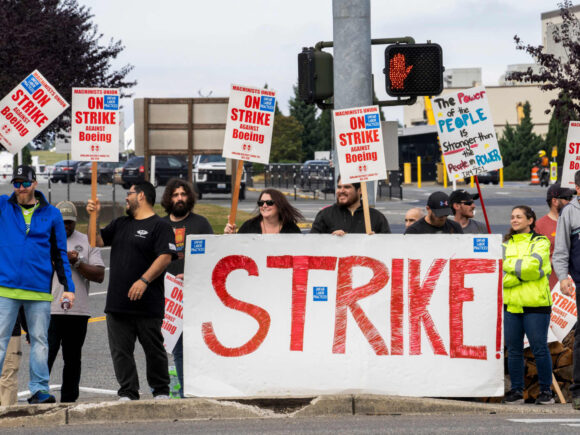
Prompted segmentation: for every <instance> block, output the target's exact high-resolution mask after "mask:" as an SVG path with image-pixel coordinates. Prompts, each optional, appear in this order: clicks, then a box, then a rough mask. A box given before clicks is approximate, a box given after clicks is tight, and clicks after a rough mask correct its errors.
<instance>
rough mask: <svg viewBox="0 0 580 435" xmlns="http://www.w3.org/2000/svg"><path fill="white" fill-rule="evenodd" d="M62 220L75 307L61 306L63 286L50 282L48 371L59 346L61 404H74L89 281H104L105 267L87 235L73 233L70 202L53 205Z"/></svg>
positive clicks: (74, 212)
mask: <svg viewBox="0 0 580 435" xmlns="http://www.w3.org/2000/svg"><path fill="white" fill-rule="evenodd" d="M56 208H58V209H59V210H60V213H61V214H62V219H63V221H64V228H65V231H66V237H67V250H68V252H67V256H68V261H69V263H70V264H71V266H72V278H73V281H74V283H75V296H76V299H75V304H74V306H73V307H70V308H67V307H66V306H64V307H63V305H62V304H61V303H60V298H61V295H62V293H63V292H64V286H63V285H62V284H60V283H59V282H58V280H57V279H53V280H52V295H53V300H52V305H51V309H50V313H51V316H50V326H49V328H48V370H49V371H51V370H52V366H53V364H54V361H55V359H56V355H57V354H58V350H59V349H60V348H61V347H62V358H63V360H64V366H63V368H62V386H61V388H60V401H61V402H75V401H76V400H77V399H78V397H79V382H80V380H81V354H82V349H83V344H84V342H85V337H86V335H87V324H88V321H89V317H91V312H90V309H89V285H90V284H89V282H90V281H94V282H103V280H104V278H105V264H104V263H103V260H102V258H101V250H100V249H99V248H93V247H91V246H90V245H89V239H88V237H87V236H86V234H83V233H80V232H78V231H76V230H75V227H76V223H77V209H76V207H75V205H74V204H73V203H72V202H70V201H61V202H59V203H58V204H57V205H56Z"/></svg>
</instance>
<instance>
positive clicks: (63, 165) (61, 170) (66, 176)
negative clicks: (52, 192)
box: [50, 160, 81, 183]
mask: <svg viewBox="0 0 580 435" xmlns="http://www.w3.org/2000/svg"><path fill="white" fill-rule="evenodd" d="M80 164H81V162H79V161H76V160H61V161H60V162H56V163H55V164H54V168H52V172H51V173H50V181H52V182H53V183H57V182H59V181H60V182H62V183H72V182H74V181H75V176H76V172H77V168H78V166H79V165H80Z"/></svg>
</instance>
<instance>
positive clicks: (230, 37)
mask: <svg viewBox="0 0 580 435" xmlns="http://www.w3.org/2000/svg"><path fill="white" fill-rule="evenodd" d="M78 1H79V4H81V5H85V6H87V7H90V8H91V11H92V13H93V14H94V18H93V22H94V23H95V24H97V26H98V28H99V31H100V32H101V33H102V34H103V39H102V41H103V43H106V42H108V41H109V40H110V39H111V38H113V39H114V40H119V39H120V40H121V41H122V42H123V44H124V45H125V50H124V51H123V52H122V53H121V55H120V56H119V58H118V59H116V60H115V61H114V64H113V65H114V66H117V67H119V66H121V65H124V64H127V63H130V64H132V65H134V67H135V68H134V70H133V71H132V72H131V74H130V76H129V78H130V79H131V80H137V81H138V84H137V86H135V87H134V88H133V89H132V92H133V94H134V95H133V97H134V98H142V97H181V98H194V97H199V96H204V97H207V96H211V97H227V96H228V95H229V90H230V85H231V84H232V83H236V84H241V85H247V86H255V87H262V86H263V85H264V84H265V83H267V84H268V87H269V88H271V89H274V90H276V91H277V95H278V102H279V105H280V108H281V110H282V111H283V113H285V114H288V100H289V99H290V98H291V97H292V96H293V89H292V87H293V85H295V84H296V82H297V77H298V72H297V55H298V53H299V52H301V51H302V47H305V46H313V45H314V44H315V43H316V42H318V41H331V40H332V39H333V37H332V22H333V11H332V0H291V1H281V0H213V1H201V0H164V1H160V0H114V1H113V0H78ZM557 8H558V4H557V2H556V1H550V0H526V1H514V0H483V1H482V0H479V1H474V0H463V1H456V0H437V1H432V0H406V1H401V2H399V1H397V2H395V1H393V0H371V38H391V37H397V36H412V37H414V38H415V41H416V42H418V43H419V42H426V41H427V40H431V41H432V42H436V43H438V44H439V45H441V46H442V48H443V63H444V65H445V68H447V69H450V68H473V67H481V68H482V76H483V84H484V85H488V86H489V85H497V84H498V79H499V77H500V76H501V75H502V74H504V73H505V70H506V67H507V65H511V64H518V63H531V62H532V59H531V58H530V56H529V55H527V54H526V53H524V52H522V51H518V50H516V49H515V43H514V41H513V37H514V35H516V34H517V35H518V36H520V37H521V38H522V40H523V41H524V42H525V43H530V44H533V45H538V44H541V40H542V35H541V21H540V15H541V13H542V12H547V11H552V10H555V9H557ZM383 53H384V46H382V47H381V46H373V49H372V58H373V65H372V71H373V74H374V76H375V90H376V92H377V96H378V97H379V99H388V98H389V97H388V96H387V94H386V92H385V79H384V74H383V73H382V70H383V68H384V57H383V56H384V55H383ZM123 104H124V107H125V125H126V126H129V125H130V124H131V122H132V119H133V113H132V111H133V105H132V101H131V100H126V101H124V103H123ZM402 113H403V112H402V109H401V108H400V107H399V108H393V109H385V115H386V117H387V119H388V120H397V119H398V120H400V121H402Z"/></svg>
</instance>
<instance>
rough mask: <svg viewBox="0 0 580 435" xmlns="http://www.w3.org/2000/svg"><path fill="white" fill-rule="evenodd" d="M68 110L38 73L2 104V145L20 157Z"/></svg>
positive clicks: (63, 101)
mask: <svg viewBox="0 0 580 435" xmlns="http://www.w3.org/2000/svg"><path fill="white" fill-rule="evenodd" d="M67 107H68V103H67V102H66V101H65V100H64V98H62V97H61V96H60V94H59V93H58V92H57V91H56V89H55V88H54V87H53V86H52V85H51V84H50V83H49V82H48V81H47V80H46V79H45V78H44V77H43V76H42V74H40V72H38V71H36V70H35V71H34V72H33V73H32V74H30V75H29V76H28V77H26V78H25V79H24V81H22V83H20V84H19V85H18V86H16V87H15V88H14V89H12V91H10V93H8V95H6V96H5V97H4V98H3V99H2V100H1V101H0V143H2V145H4V148H6V150H7V151H8V152H10V153H12V154H16V153H17V152H18V151H20V150H21V149H22V148H23V147H24V146H25V145H26V144H27V143H28V142H30V141H31V140H32V139H34V138H35V137H36V136H38V134H40V132H42V130H44V129H45V128H46V127H48V126H49V125H50V123H51V122H52V121H53V120H54V119H56V118H57V117H58V115H60V114H61V113H62V112H63V111H64V110H66V108H67Z"/></svg>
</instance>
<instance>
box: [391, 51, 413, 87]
mask: <svg viewBox="0 0 580 435" xmlns="http://www.w3.org/2000/svg"><path fill="white" fill-rule="evenodd" d="M405 63H406V59H405V55H404V54H401V53H398V54H395V55H394V56H393V58H392V59H391V61H390V67H389V78H390V80H391V88H393V89H404V88H405V79H406V78H407V76H408V75H409V73H410V72H411V69H412V68H413V65H409V66H408V67H406V66H405Z"/></svg>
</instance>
